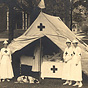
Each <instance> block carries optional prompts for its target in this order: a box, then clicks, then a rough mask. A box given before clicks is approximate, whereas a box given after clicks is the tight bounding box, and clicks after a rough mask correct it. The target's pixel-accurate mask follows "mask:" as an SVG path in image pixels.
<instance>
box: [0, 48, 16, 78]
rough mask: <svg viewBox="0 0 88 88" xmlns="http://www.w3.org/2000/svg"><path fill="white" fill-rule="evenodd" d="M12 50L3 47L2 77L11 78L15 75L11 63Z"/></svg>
mask: <svg viewBox="0 0 88 88" xmlns="http://www.w3.org/2000/svg"><path fill="white" fill-rule="evenodd" d="M11 62H12V60H11V52H10V49H9V48H2V49H1V68H0V70H1V71H0V75H1V79H7V78H8V79H11V78H13V77H14V74H13V69H12V64H11Z"/></svg>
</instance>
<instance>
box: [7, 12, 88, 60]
mask: <svg viewBox="0 0 88 88" xmlns="http://www.w3.org/2000/svg"><path fill="white" fill-rule="evenodd" d="M43 36H46V37H48V38H49V39H50V40H51V41H52V42H53V43H55V44H56V45H57V46H58V47H59V48H60V49H61V50H62V51H64V49H65V47H66V43H65V42H66V39H67V38H68V39H70V40H71V41H73V40H74V39H77V40H78V41H79V46H80V47H81V49H82V53H83V54H82V59H86V58H87V57H88V52H87V51H88V48H87V44H85V43H84V42H82V41H81V40H80V39H78V38H77V36H76V35H75V34H73V33H72V32H71V31H70V29H69V28H68V27H67V26H66V25H65V24H64V23H63V21H62V20H61V19H60V18H59V17H55V16H51V15H48V14H45V13H43V12H40V14H39V16H38V17H37V19H36V20H35V21H34V22H33V24H32V25H31V26H30V27H29V28H28V30H27V31H26V32H25V33H24V34H23V35H22V36H20V37H18V38H16V39H14V40H13V41H12V42H11V43H10V44H9V46H8V47H10V49H11V51H12V53H14V52H15V51H18V50H20V49H22V48H23V47H25V46H27V45H28V44H30V43H32V42H33V41H35V40H37V39H39V38H41V37H43Z"/></svg>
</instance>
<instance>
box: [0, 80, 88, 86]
mask: <svg viewBox="0 0 88 88" xmlns="http://www.w3.org/2000/svg"><path fill="white" fill-rule="evenodd" d="M62 83H63V81H62V80H61V79H44V80H42V81H41V83H39V84H29V83H22V84H21V83H16V84H15V83H14V81H13V80H12V81H11V82H3V83H0V88H77V87H72V86H68V85H66V86H63V85H62ZM82 88H88V80H84V81H83V87H82Z"/></svg>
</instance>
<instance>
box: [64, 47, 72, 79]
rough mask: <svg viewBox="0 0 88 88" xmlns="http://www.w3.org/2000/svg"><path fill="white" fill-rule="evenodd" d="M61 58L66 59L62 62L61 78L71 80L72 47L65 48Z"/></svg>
mask: <svg viewBox="0 0 88 88" xmlns="http://www.w3.org/2000/svg"><path fill="white" fill-rule="evenodd" d="M63 59H64V61H67V63H65V62H64V63H63V71H62V79H64V80H71V59H72V47H70V48H68V47H67V48H66V49H65V51H64V54H63Z"/></svg>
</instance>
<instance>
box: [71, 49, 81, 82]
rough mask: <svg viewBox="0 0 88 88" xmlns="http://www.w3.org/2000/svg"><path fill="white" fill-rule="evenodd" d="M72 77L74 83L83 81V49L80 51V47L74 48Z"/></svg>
mask: <svg viewBox="0 0 88 88" xmlns="http://www.w3.org/2000/svg"><path fill="white" fill-rule="evenodd" d="M76 64H78V65H77V66H76ZM71 77H72V80H73V81H82V68H81V49H80V47H76V48H73V57H72V65H71Z"/></svg>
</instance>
